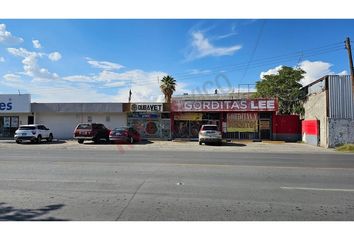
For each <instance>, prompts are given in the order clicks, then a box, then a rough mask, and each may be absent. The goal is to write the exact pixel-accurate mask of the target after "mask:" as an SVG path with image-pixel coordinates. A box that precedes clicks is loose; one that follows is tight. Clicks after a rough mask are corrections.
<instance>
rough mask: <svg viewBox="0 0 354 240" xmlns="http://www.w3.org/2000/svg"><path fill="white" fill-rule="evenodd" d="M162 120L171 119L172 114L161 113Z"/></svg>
mask: <svg viewBox="0 0 354 240" xmlns="http://www.w3.org/2000/svg"><path fill="white" fill-rule="evenodd" d="M161 118H170V113H161Z"/></svg>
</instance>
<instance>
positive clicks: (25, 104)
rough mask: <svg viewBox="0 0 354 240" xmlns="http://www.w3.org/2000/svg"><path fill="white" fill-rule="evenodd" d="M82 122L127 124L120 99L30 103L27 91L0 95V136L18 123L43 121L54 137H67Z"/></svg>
mask: <svg viewBox="0 0 354 240" xmlns="http://www.w3.org/2000/svg"><path fill="white" fill-rule="evenodd" d="M82 122H99V123H103V124H104V125H105V126H106V127H108V128H114V127H119V126H125V125H127V113H126V112H123V104H122V103H31V96H30V95H29V94H3V95H0V138H12V137H13V135H14V132H15V131H16V129H17V128H18V126H19V125H24V124H33V123H35V124H44V125H46V126H47V127H48V128H50V129H51V130H52V132H53V134H54V137H55V138H59V139H70V138H72V136H73V131H74V129H75V127H76V126H77V125H78V124H79V123H82Z"/></svg>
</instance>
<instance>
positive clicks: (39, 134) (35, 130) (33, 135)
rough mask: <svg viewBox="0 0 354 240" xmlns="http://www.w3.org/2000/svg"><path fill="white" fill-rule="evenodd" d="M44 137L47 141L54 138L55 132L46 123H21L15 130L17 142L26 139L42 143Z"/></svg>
mask: <svg viewBox="0 0 354 240" xmlns="http://www.w3.org/2000/svg"><path fill="white" fill-rule="evenodd" d="M42 139H46V140H47V142H51V141H52V140H53V133H52V132H51V131H50V129H49V128H47V127H46V126H44V125H39V124H31V125H21V126H20V127H19V128H18V129H17V130H16V132H15V141H16V143H22V141H26V140H27V141H31V142H37V143H41V142H42Z"/></svg>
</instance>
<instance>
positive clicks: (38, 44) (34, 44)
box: [32, 40, 42, 48]
mask: <svg viewBox="0 0 354 240" xmlns="http://www.w3.org/2000/svg"><path fill="white" fill-rule="evenodd" d="M32 43H33V47H34V48H42V45H41V43H40V42H39V40H32Z"/></svg>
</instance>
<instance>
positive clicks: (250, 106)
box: [171, 99, 278, 112]
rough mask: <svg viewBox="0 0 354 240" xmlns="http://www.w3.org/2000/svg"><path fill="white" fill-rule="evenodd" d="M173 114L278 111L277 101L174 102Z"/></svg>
mask: <svg viewBox="0 0 354 240" xmlns="http://www.w3.org/2000/svg"><path fill="white" fill-rule="evenodd" d="M171 107H172V111H173V112H250V111H278V102H277V100H276V99H243V100H192V101H190V100H173V101H172V106H171Z"/></svg>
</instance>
